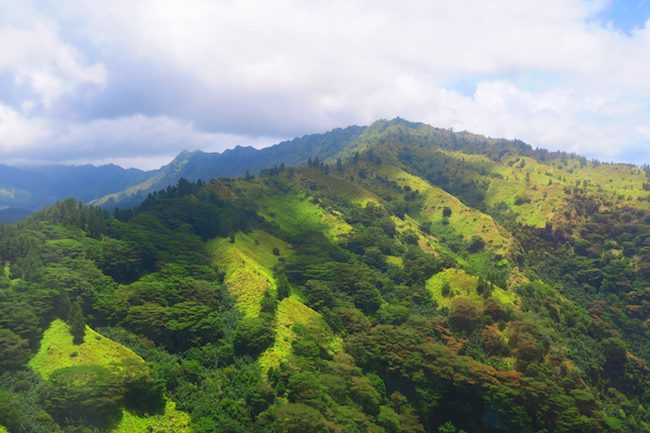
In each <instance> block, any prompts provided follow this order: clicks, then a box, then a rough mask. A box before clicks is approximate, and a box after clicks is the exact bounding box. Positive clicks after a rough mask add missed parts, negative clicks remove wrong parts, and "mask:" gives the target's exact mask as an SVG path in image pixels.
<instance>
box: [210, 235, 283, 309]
mask: <svg viewBox="0 0 650 433" xmlns="http://www.w3.org/2000/svg"><path fill="white" fill-rule="evenodd" d="M274 248H277V249H278V250H279V251H280V256H275V255H274V254H273V249H274ZM208 250H209V251H211V253H212V258H213V263H214V264H215V265H216V266H217V267H218V268H219V269H221V270H222V271H223V272H225V274H226V277H225V283H226V286H227V287H228V291H229V292H230V293H231V294H232V296H233V297H234V298H235V302H236V305H237V308H238V309H239V310H240V311H241V312H242V313H244V315H246V316H257V315H259V312H260V306H261V302H262V298H263V296H264V292H265V291H266V289H270V290H272V291H275V289H276V282H275V278H274V276H273V267H274V266H275V265H276V264H277V262H278V260H279V258H280V257H282V256H284V257H286V256H288V255H290V254H292V252H293V250H292V249H291V247H290V246H289V244H287V243H286V242H284V241H282V240H280V239H278V238H276V237H274V236H272V235H270V234H268V233H266V232H263V231H261V230H255V231H253V232H251V233H242V232H238V233H237V234H235V243H230V240H229V239H228V238H218V239H213V240H212V241H210V242H209V243H208Z"/></svg>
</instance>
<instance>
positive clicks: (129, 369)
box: [120, 361, 165, 414]
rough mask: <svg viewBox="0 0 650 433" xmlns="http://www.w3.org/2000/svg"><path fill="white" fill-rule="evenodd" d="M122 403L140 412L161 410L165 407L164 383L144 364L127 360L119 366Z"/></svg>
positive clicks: (149, 412)
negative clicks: (122, 395)
mask: <svg viewBox="0 0 650 433" xmlns="http://www.w3.org/2000/svg"><path fill="white" fill-rule="evenodd" d="M120 367H121V368H120V376H121V377H122V381H123V385H124V404H125V405H126V407H127V408H129V409H131V410H132V411H134V412H137V413H140V414H151V413H156V412H161V411H162V410H163V409H164V407H165V384H164V382H163V381H162V380H160V379H159V378H158V377H157V376H156V375H155V374H154V373H153V371H152V370H151V369H149V367H147V365H146V364H144V363H142V362H136V361H128V362H125V363H124V364H122V365H121V366H120Z"/></svg>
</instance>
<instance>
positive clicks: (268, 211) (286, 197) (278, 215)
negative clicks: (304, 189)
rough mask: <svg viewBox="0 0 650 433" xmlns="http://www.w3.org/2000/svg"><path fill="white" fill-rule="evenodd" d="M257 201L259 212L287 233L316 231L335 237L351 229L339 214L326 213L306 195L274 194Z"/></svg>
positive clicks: (294, 234)
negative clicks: (259, 205) (259, 206)
mask: <svg viewBox="0 0 650 433" xmlns="http://www.w3.org/2000/svg"><path fill="white" fill-rule="evenodd" d="M260 203H261V205H262V206H261V209H260V210H259V214H260V215H261V216H262V217H263V218H264V219H265V220H267V221H269V222H272V223H275V224H277V225H278V227H279V228H280V230H282V231H283V232H284V233H287V234H288V235H290V236H300V235H301V234H305V233H309V232H320V233H323V234H325V235H326V236H328V237H329V238H331V239H338V238H339V237H340V236H342V235H344V234H346V233H349V232H350V231H351V230H352V227H351V226H350V225H349V224H348V223H346V222H345V221H343V219H342V218H341V217H340V216H339V215H335V214H333V213H330V212H326V211H325V210H323V209H322V208H321V207H320V206H318V205H317V204H315V203H313V201H312V199H311V198H310V197H303V196H300V195H298V194H278V195H272V196H268V197H265V198H264V199H262V200H261V201H260Z"/></svg>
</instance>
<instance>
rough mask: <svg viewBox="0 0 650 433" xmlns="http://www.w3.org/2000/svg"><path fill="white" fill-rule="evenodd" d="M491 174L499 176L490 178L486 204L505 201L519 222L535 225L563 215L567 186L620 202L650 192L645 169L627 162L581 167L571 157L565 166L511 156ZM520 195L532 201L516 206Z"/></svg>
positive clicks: (559, 162) (556, 162)
mask: <svg viewBox="0 0 650 433" xmlns="http://www.w3.org/2000/svg"><path fill="white" fill-rule="evenodd" d="M522 165H523V166H522ZM492 173H493V174H497V175H499V177H491V178H490V179H489V182H490V186H489V188H488V191H487V195H486V199H485V202H486V204H487V205H488V206H491V207H495V206H498V205H501V204H505V205H506V206H507V207H508V209H509V210H511V211H512V212H513V213H514V214H515V215H516V217H517V221H518V222H520V223H522V224H527V225H531V226H535V227H543V226H544V225H545V224H546V222H548V221H552V220H554V219H557V218H563V215H562V213H563V212H564V210H565V209H567V207H568V198H569V195H568V194H567V193H566V192H565V191H564V188H565V187H569V188H574V187H575V186H576V184H577V183H579V184H580V187H581V188H584V189H586V190H587V191H588V192H591V193H596V192H598V193H599V194H600V195H602V193H603V192H604V193H606V195H609V197H610V198H613V199H616V201H617V202H619V203H625V202H627V201H629V200H633V201H635V200H637V199H639V198H642V197H647V196H648V195H649V193H648V192H646V191H643V183H644V182H646V180H645V174H644V173H643V171H642V170H641V169H640V168H638V167H633V166H628V165H624V164H600V165H593V164H592V163H587V164H585V165H584V166H581V165H580V163H579V161H578V160H575V159H568V161H567V164H566V165H565V164H564V163H562V162H561V161H560V160H559V159H558V160H554V161H546V162H545V163H541V162H538V161H536V160H535V159H533V158H528V157H515V156H510V157H507V158H504V159H503V160H502V164H496V165H494V166H493V168H492ZM585 181H587V183H586V184H585ZM518 196H519V197H526V198H527V199H528V200H530V202H529V203H525V204H521V205H516V204H515V197H518ZM635 203H636V201H635Z"/></svg>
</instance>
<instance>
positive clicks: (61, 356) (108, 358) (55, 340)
mask: <svg viewBox="0 0 650 433" xmlns="http://www.w3.org/2000/svg"><path fill="white" fill-rule="evenodd" d="M124 361H136V362H144V361H143V360H142V358H140V357H139V356H138V355H136V354H135V353H134V352H133V351H131V350H130V349H128V348H127V347H125V346H123V345H121V344H119V343H117V342H115V341H113V340H111V339H109V338H106V337H104V336H103V335H101V334H99V333H97V332H95V331H94V330H93V329H91V328H90V327H88V326H87V327H86V336H85V338H84V342H83V343H82V344H80V345H75V344H73V343H72V335H71V334H70V330H69V328H68V325H67V324H66V323H65V322H63V321H62V320H59V319H57V320H54V321H53V322H52V323H51V324H50V327H49V328H48V329H47V330H46V331H45V333H44V334H43V339H42V340H41V346H40V348H39V350H38V353H36V355H34V357H33V358H32V359H31V360H30V361H29V366H30V367H31V368H33V369H34V370H35V371H36V372H38V373H39V374H40V375H41V376H43V377H44V378H46V379H47V378H48V377H49V376H50V374H52V372H53V371H54V370H58V369H59V368H64V367H75V366H79V365H100V366H103V367H109V368H117V367H116V364H119V363H121V362H124Z"/></svg>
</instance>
